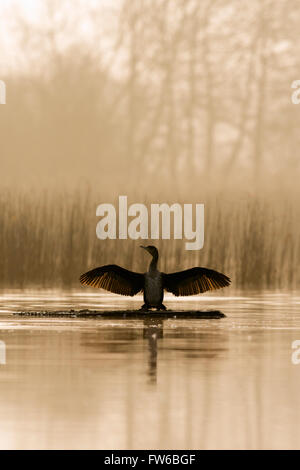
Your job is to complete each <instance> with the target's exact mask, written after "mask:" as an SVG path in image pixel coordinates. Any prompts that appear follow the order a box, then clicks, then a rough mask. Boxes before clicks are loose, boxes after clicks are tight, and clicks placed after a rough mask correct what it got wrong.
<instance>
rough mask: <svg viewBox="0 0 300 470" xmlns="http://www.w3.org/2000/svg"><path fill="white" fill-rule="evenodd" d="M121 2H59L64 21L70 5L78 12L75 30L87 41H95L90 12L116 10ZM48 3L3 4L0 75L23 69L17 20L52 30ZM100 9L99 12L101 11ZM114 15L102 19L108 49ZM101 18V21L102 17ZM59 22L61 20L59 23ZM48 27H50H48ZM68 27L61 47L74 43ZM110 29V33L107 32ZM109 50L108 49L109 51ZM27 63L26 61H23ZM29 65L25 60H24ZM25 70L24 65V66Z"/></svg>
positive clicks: (21, 0) (4, 0) (2, 0)
mask: <svg viewBox="0 0 300 470" xmlns="http://www.w3.org/2000/svg"><path fill="white" fill-rule="evenodd" d="M121 1H122V0H72V1H70V0H61V1H60V2H59V8H60V11H62V15H63V20H62V22H64V20H66V19H68V17H69V16H71V15H69V14H68V12H69V11H70V5H71V7H72V11H73V12H77V14H78V12H79V17H80V24H79V25H78V26H77V27H76V36H77V37H79V36H80V38H82V39H83V40H84V41H89V40H90V41H92V40H93V37H92V34H93V31H92V23H91V21H93V16H88V15H85V12H86V11H87V10H89V9H95V10H96V9H97V11H98V12H99V10H100V9H101V7H102V8H103V9H104V11H105V9H106V10H107V12H108V11H112V10H117V9H118V8H119V6H120V3H121ZM45 6H46V2H45V0H0V75H1V72H2V73H4V71H5V70H6V69H7V67H8V68H9V69H11V70H16V69H18V68H20V65H21V63H22V59H21V58H20V57H19V56H18V54H20V52H21V51H20V43H21V44H22V39H21V41H20V31H19V30H18V26H17V21H18V18H20V17H21V18H22V17H24V18H26V20H27V22H28V23H29V24H32V25H33V26H34V27H38V28H39V27H42V26H43V24H45V25H47V26H48V27H49V22H48V21H47V20H48V18H47V15H46V10H45ZM99 7H100V8H99ZM112 17H113V16H112V15H111V16H109V17H107V16H104V15H101V19H102V18H103V20H104V21H103V25H102V31H101V32H102V33H104V34H103V36H104V37H105V36H106V37H107V45H109V44H110V41H111V39H112V37H113V29H114V25H113V20H112ZM99 18H100V17H99ZM58 21H59V19H58ZM47 23H48V24H47ZM67 28H68V25H67V21H66V25H65V24H64V28H63V29H64V31H63V34H64V36H65V37H64V38H63V39H62V40H61V41H60V45H63V44H67V42H68V40H70V42H72V41H73V40H74V34H73V30H72V29H71V30H69V31H68V29H67ZM106 28H107V31H106ZM107 49H109V47H108V48H107ZM23 59H24V58H23ZM25 61H26V59H25ZM21 67H22V65H21Z"/></svg>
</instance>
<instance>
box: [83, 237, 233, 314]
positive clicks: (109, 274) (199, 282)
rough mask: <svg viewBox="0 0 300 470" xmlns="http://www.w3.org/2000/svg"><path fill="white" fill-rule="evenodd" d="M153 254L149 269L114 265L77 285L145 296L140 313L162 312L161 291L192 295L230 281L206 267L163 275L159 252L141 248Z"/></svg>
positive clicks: (148, 247) (153, 249) (106, 267)
mask: <svg viewBox="0 0 300 470" xmlns="http://www.w3.org/2000/svg"><path fill="white" fill-rule="evenodd" d="M142 248H144V249H145V250H146V251H148V252H149V253H150V254H151V255H152V261H151V263H150V266H149V270H148V271H147V272H146V273H144V274H142V273H135V272H133V271H128V270H127V269H124V268H121V267H120V266H117V265H115V264H110V265H107V266H101V267H100V268H96V269H93V270H91V271H88V272H87V273H85V274H82V275H81V276H80V282H81V283H82V284H84V285H88V286H92V287H100V288H103V289H106V290H108V291H110V292H114V293H116V294H121V295H130V296H133V295H136V294H137V293H138V292H141V291H142V292H143V294H144V302H145V303H144V305H143V306H142V309H143V310H149V309H151V308H156V309H157V310H165V309H166V307H165V306H164V305H163V303H162V302H163V298H164V290H167V291H168V292H172V293H173V294H174V295H176V296H179V295H195V294H199V293H202V292H205V291H207V290H212V289H219V288H221V287H225V286H228V285H229V284H230V279H229V277H227V276H226V275H225V274H222V273H219V272H218V271H214V270H213V269H208V268H197V267H196V268H191V269H186V270H185V271H179V272H176V273H171V274H165V273H163V272H161V271H159V270H158V269H157V263H158V251H157V249H156V248H155V247H154V246H146V247H145V246H142Z"/></svg>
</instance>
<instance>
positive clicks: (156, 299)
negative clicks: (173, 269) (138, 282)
mask: <svg viewBox="0 0 300 470" xmlns="http://www.w3.org/2000/svg"><path fill="white" fill-rule="evenodd" d="M163 299H164V288H163V277H162V273H160V272H159V271H158V270H155V271H148V272H147V273H145V274H144V302H145V306H147V307H153V308H158V307H161V306H162V302H163Z"/></svg>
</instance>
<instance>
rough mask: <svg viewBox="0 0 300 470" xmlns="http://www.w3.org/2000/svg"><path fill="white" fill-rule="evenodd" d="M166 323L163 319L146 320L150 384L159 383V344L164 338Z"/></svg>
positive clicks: (144, 335) (145, 329)
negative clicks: (164, 325)
mask: <svg viewBox="0 0 300 470" xmlns="http://www.w3.org/2000/svg"><path fill="white" fill-rule="evenodd" d="M163 323H164V321H163V320H162V319H155V318H149V319H146V320H144V329H143V338H144V339H145V340H148V350H149V358H148V376H149V379H150V383H156V381H157V345H158V344H157V343H158V340H159V339H162V338H163V335H164V329H163Z"/></svg>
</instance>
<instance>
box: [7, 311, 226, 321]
mask: <svg viewBox="0 0 300 470" xmlns="http://www.w3.org/2000/svg"><path fill="white" fill-rule="evenodd" d="M14 315H19V316H26V317H27V316H29V317H71V318H77V317H85V318H88V317H92V318H98V319H99V318H106V319H109V318H110V319H115V320H118V319H126V318H129V319H130V318H131V319H140V320H142V319H145V318H148V319H149V318H153V319H165V320H167V319H168V318H173V319H175V318H176V319H178V320H180V319H183V320H184V319H191V320H192V319H194V320H209V319H218V318H224V317H225V316H226V315H224V313H222V312H220V311H219V310H210V311H199V310H195V311H192V312H190V311H189V310H186V311H184V310H180V311H173V310H161V311H160V312H159V313H156V312H155V313H154V312H150V313H149V312H148V311H146V310H144V311H142V310H112V311H110V310H106V311H102V312H100V311H97V310H87V309H86V310H79V311H76V310H58V311H41V312H38V311H36V312H33V311H29V312H16V313H14Z"/></svg>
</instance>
